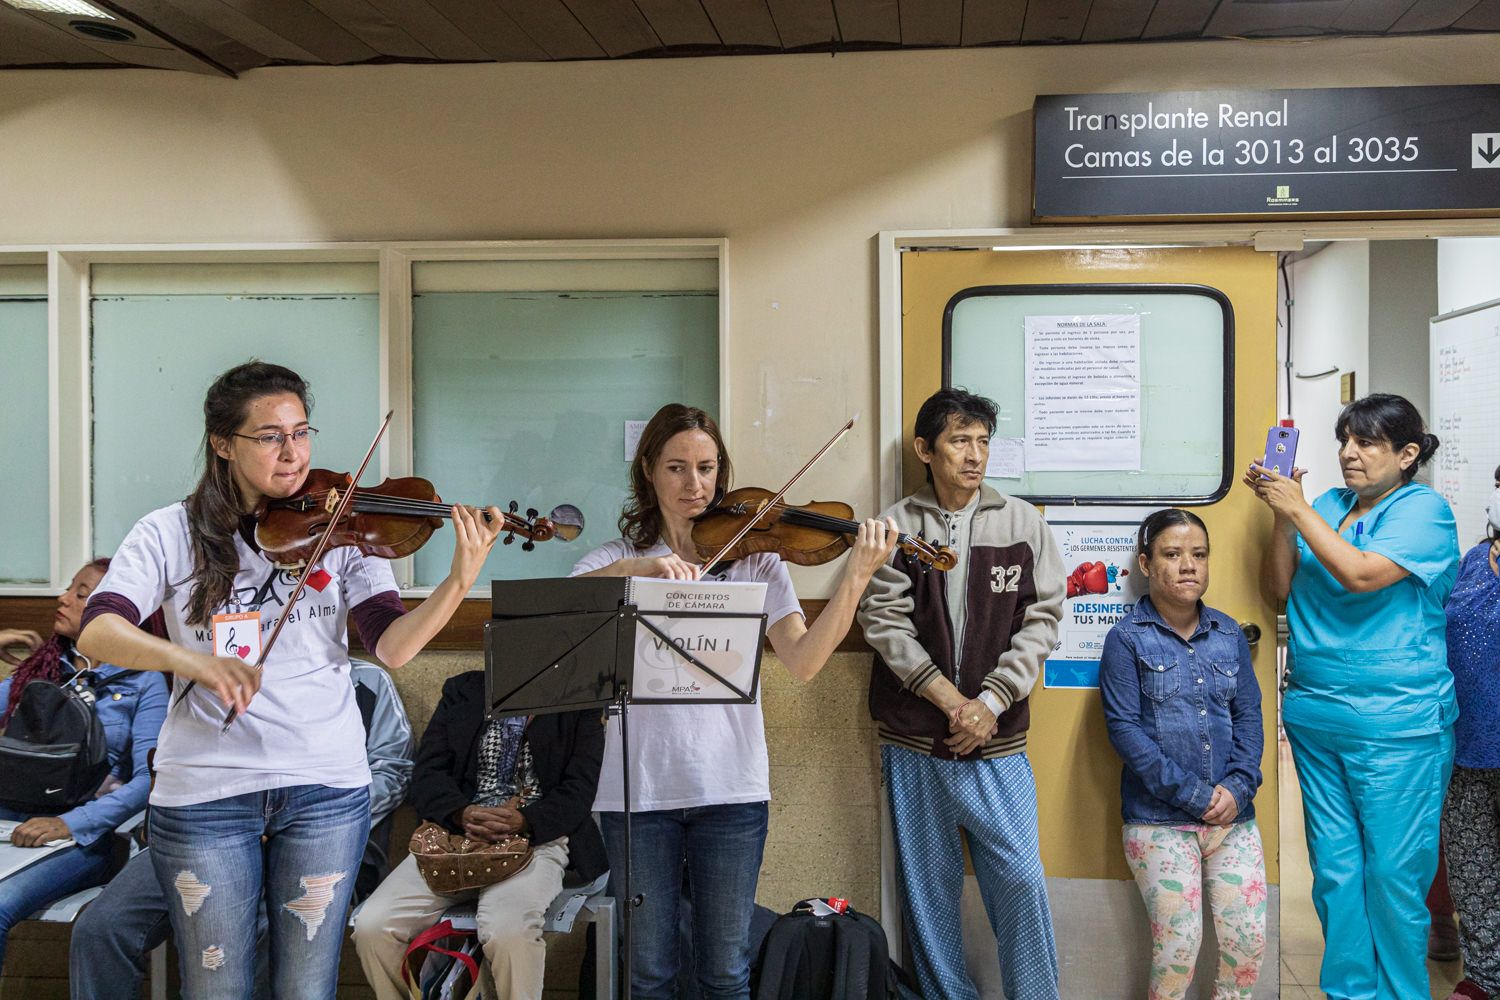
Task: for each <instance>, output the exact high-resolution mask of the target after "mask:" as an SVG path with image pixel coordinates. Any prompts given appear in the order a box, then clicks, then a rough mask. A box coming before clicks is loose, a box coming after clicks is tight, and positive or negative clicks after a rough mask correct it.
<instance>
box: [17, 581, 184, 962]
mask: <svg viewBox="0 0 1500 1000" xmlns="http://www.w3.org/2000/svg"><path fill="white" fill-rule="evenodd" d="M108 565H109V560H108V559H98V560H95V561H94V562H91V563H89V564H88V565H87V566H85V567H84V568H83V569H81V570H79V571H78V575H77V576H75V577H73V582H72V583H71V584H70V585H69V586H68V589H67V590H65V591H63V593H62V595H61V596H60V597H58V599H57V616H56V618H54V619H53V621H54V625H53V633H52V637H51V638H50V639H48V640H47V641H46V642H45V643H42V644H41V645H40V646H38V647H37V649H36V650H35V651H34V652H33V653H32V654H31V655H30V656H29V657H27V659H26V660H25V662H23V663H22V664H21V665H20V666H19V667H17V668H16V671H15V673H14V674H13V675H12V676H10V677H7V678H6V679H5V680H4V681H0V725H6V724H9V722H10V715H11V713H12V712H13V711H14V710H15V707H16V705H18V704H19V703H20V700H21V689H22V688H24V687H25V686H26V685H27V684H28V683H32V682H35V683H40V684H48V683H51V684H55V683H58V682H59V681H63V680H66V679H68V678H69V677H71V676H73V675H74V674H75V673H76V672H77V671H78V669H79V668H80V667H81V668H82V669H83V670H85V671H87V670H88V664H87V660H86V659H85V658H83V657H80V656H78V654H76V653H75V652H74V649H73V640H75V639H76V638H78V630H79V626H80V623H81V621H82V619H83V606H84V604H86V603H87V602H88V597H89V594H90V593H91V592H92V591H93V589H94V588H95V587H96V586H98V584H99V580H100V579H101V578H102V577H103V576H104V570H105V568H106V567H107V566H108ZM24 635H25V633H15V632H11V633H9V634H8V637H9V638H12V639H20V638H22V637H23V636H24ZM32 641H35V640H34V639H33V640H32ZM75 660H81V661H83V662H82V663H81V664H80V663H75ZM92 674H93V683H94V684H95V685H96V686H97V685H99V684H102V683H104V682H105V681H110V682H111V683H110V684H109V686H108V687H105V688H103V689H102V690H100V691H99V696H98V701H97V702H96V708H97V711H98V715H99V721H100V722H101V723H102V724H103V726H104V733H105V736H106V738H107V741H108V745H109V768H110V770H109V777H107V778H106V779H105V780H104V783H103V785H101V786H100V789H99V791H98V792H96V793H95V797H94V798H91V799H89V800H88V801H87V802H84V803H83V804H81V805H79V806H76V807H74V808H72V809H70V810H68V811H67V812H65V813H63V814H62V815H61V816H28V815H27V814H25V813H19V812H16V811H15V810H12V809H6V808H4V807H0V820H12V821H17V820H19V821H21V822H20V823H19V825H17V826H16V827H15V829H14V831H13V832H12V833H11V836H10V840H11V842H12V843H13V844H15V845H16V846H18V847H41V846H43V845H44V844H47V843H49V842H51V841H54V840H65V839H68V838H72V840H73V841H74V845H73V846H72V847H66V848H63V849H62V850H60V851H55V852H53V853H52V854H49V855H48V856H47V857H45V858H43V859H42V860H40V861H38V862H36V863H35V864H31V865H28V866H26V867H25V868H23V869H21V870H20V871H18V872H16V873H15V874H14V875H11V876H10V877H9V878H6V879H4V880H3V881H0V968H3V966H4V963H5V939H6V937H7V936H9V934H10V929H11V928H12V927H13V926H15V925H16V924H17V923H19V922H20V921H22V920H25V919H26V918H27V917H29V916H31V915H32V914H33V913H35V912H36V911H37V910H40V909H42V908H43V907H45V906H47V905H48V904H49V903H52V902H54V901H56V900H59V899H61V898H63V897H64V896H67V895H70V894H71V893H75V892H77V891H79V890H80V889H87V888H89V887H90V886H95V885H102V884H104V883H105V882H106V881H108V880H109V874H110V873H109V854H110V850H109V839H110V838H109V834H110V833H111V832H113V830H114V829H115V827H117V826H119V825H120V824H121V823H123V822H124V821H125V820H127V819H129V818H130V817H131V816H133V815H135V814H136V813H138V812H140V811H141V810H142V809H144V808H145V807H146V794H147V792H148V791H149V790H150V784H151V775H150V774H149V772H148V770H147V767H146V753H147V751H149V750H150V749H151V748H152V747H154V746H156V734H157V731H158V730H160V729H161V724H162V720H163V719H164V718H165V717H166V714H167V688H166V685H165V684H163V683H162V678H161V676H160V675H159V674H155V673H132V672H128V671H125V670H122V669H121V668H119V667H116V666H114V665H113V664H109V663H103V664H100V665H99V666H98V667H96V668H95V669H94V670H93V671H92ZM121 674H125V676H124V677H120V676H119V675H121ZM0 780H4V776H3V775H0Z"/></svg>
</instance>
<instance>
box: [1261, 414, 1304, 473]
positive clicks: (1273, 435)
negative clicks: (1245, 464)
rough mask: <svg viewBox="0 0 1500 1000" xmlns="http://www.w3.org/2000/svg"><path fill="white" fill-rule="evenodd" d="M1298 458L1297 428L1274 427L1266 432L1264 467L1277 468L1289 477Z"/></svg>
mask: <svg viewBox="0 0 1500 1000" xmlns="http://www.w3.org/2000/svg"><path fill="white" fill-rule="evenodd" d="M1296 459H1297V428H1295V427H1272V428H1271V429H1270V430H1269V431H1267V432H1266V460H1265V461H1264V462H1263V463H1261V464H1262V466H1263V467H1264V468H1267V469H1275V470H1276V471H1277V472H1279V473H1281V474H1282V475H1283V476H1286V477H1288V478H1290V477H1291V475H1292V469H1293V467H1294V463H1295V461H1296Z"/></svg>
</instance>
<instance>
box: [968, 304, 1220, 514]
mask: <svg viewBox="0 0 1500 1000" xmlns="http://www.w3.org/2000/svg"><path fill="white" fill-rule="evenodd" d="M1125 313H1134V314H1138V315H1139V316H1140V330H1141V336H1140V344H1141V347H1140V369H1139V371H1140V390H1141V391H1140V427H1141V468H1140V470H1139V471H1128V472H1120V471H1086V472H1079V471H1066V472H1065V471H1039V472H1033V471H1029V470H1027V471H1024V472H1023V473H1022V475H1021V476H1020V477H1019V478H1003V479H1001V478H996V479H991V480H990V483H991V485H993V486H995V487H996V488H997V489H999V490H1000V491H1001V492H1004V493H1009V494H1011V495H1012V496H1019V497H1023V498H1025V499H1026V500H1029V501H1031V502H1033V503H1072V502H1074V501H1082V502H1089V501H1093V502H1100V503H1120V502H1126V503H1129V502H1138V503H1164V502H1176V503H1194V502H1198V503H1207V502H1211V501H1213V500H1217V499H1218V498H1219V497H1221V496H1223V495H1224V493H1225V492H1227V491H1228V489H1229V483H1230V468H1229V463H1230V461H1231V455H1230V451H1229V415H1230V414H1232V413H1233V412H1234V409H1233V407H1234V400H1233V397H1234V369H1233V358H1234V313H1233V310H1232V308H1231V307H1230V304H1229V300H1228V299H1227V298H1225V297H1224V295H1223V294H1222V293H1220V292H1218V291H1216V290H1214V289H1211V288H1206V287H1204V286H1201V285H1151V286H1140V285H1062V286H1057V285H1049V286H1034V285H988V286H980V287H975V288H966V289H964V290H963V291H961V292H959V293H958V294H957V295H955V296H954V297H953V299H952V300H951V301H950V302H949V303H948V308H947V310H946V312H945V314H944V317H943V384H944V385H945V386H953V385H958V386H963V387H964V388H966V389H969V390H970V391H972V392H977V393H979V394H980V395H983V396H988V397H989V398H991V399H993V400H994V401H995V402H996V403H997V404H998V405H999V408H1000V409H999V419H998V422H997V426H996V428H995V434H994V437H995V438H996V439H1000V438H1020V439H1024V438H1025V437H1026V355H1025V352H1026V328H1025V324H1026V317H1028V316H1078V315H1090V314H1092V315H1116V314H1125ZM996 447H997V445H996V444H994V443H992V445H991V453H992V456H993V454H994V451H995V448H996Z"/></svg>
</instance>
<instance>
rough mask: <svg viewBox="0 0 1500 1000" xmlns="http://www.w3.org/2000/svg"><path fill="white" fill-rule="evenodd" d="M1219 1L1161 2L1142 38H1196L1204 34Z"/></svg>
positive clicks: (1162, 0)
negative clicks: (1204, 29)
mask: <svg viewBox="0 0 1500 1000" xmlns="http://www.w3.org/2000/svg"><path fill="white" fill-rule="evenodd" d="M1218 2H1219V0H1160V2H1158V3H1157V5H1156V6H1155V7H1154V8H1153V9H1152V11H1151V18H1150V20H1148V21H1147V22H1146V30H1145V31H1144V32H1142V33H1141V37H1142V38H1196V37H1198V36H1199V35H1201V34H1202V33H1203V28H1204V27H1205V26H1206V25H1207V24H1208V19H1209V18H1210V17H1212V16H1213V13H1214V7H1216V6H1217V5H1218Z"/></svg>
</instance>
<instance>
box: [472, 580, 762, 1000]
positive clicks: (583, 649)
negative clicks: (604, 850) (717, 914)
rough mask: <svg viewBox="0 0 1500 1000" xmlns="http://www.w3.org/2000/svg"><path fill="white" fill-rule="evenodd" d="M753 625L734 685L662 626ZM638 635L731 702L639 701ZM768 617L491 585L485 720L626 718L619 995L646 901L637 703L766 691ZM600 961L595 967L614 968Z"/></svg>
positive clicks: (569, 583) (518, 583)
mask: <svg viewBox="0 0 1500 1000" xmlns="http://www.w3.org/2000/svg"><path fill="white" fill-rule="evenodd" d="M694 618H736V619H745V618H757V619H759V625H760V627H759V631H758V641H757V643H756V647H755V653H754V663H753V666H752V671H751V680H750V683H749V685H748V687H747V688H744V687H737V686H735V685H734V684H732V683H731V682H730V681H728V680H726V679H725V678H724V677H723V676H722V675H720V674H719V673H718V672H716V671H715V670H714V669H713V668H711V667H710V666H708V664H706V663H704V662H703V661H702V660H701V659H700V658H698V657H696V656H694V655H693V654H692V652H690V651H688V650H686V649H683V648H682V647H680V646H678V645H677V644H675V643H673V642H672V641H671V637H670V636H669V635H668V634H667V633H666V632H665V631H663V630H662V628H661V627H660V626H659V625H658V624H657V621H658V620H663V619H666V620H676V619H694ZM637 627H640V628H645V629H647V630H648V631H650V632H652V633H654V634H655V635H656V636H657V637H658V638H659V639H660V640H662V648H663V649H670V650H671V651H672V652H673V654H675V655H676V656H678V657H680V658H681V659H682V660H684V661H685V662H687V663H689V664H691V665H692V666H693V667H695V668H697V669H698V670H701V671H703V672H704V673H706V674H707V675H708V676H709V677H711V678H713V679H714V680H716V681H718V682H719V683H720V684H722V685H723V686H724V687H727V688H729V689H730V691H731V692H732V695H731V696H730V697H727V698H715V699H711V700H710V699H703V698H670V697H667V698H663V697H658V696H655V695H653V696H651V697H649V698H639V699H638V698H635V697H634V696H633V695H632V691H631V687H632V684H633V682H634V674H635V637H636V630H637ZM765 634H766V616H765V615H764V614H758V615H745V614H737V613H732V612H715V611H671V612H666V611H641V610H640V609H639V608H637V607H636V606H635V605H634V604H632V603H630V581H629V578H627V577H575V578H571V579H545V580H493V581H491V583H490V620H489V621H488V622H486V623H485V626H484V668H485V669H484V680H485V705H486V706H487V708H486V714H487V717H489V718H498V717H503V716H507V715H544V714H548V713H552V712H569V711H578V710H581V709H586V708H603V709H604V710H605V712H606V713H607V714H610V715H617V716H619V719H620V778H621V792H622V797H623V805H624V821H625V870H624V872H623V873H622V877H621V882H622V884H623V892H622V894H621V896H622V899H623V901H624V906H623V908H622V909H623V911H624V912H623V913H622V915H621V917H622V919H621V932H622V937H623V939H624V940H623V944H622V950H623V953H624V970H623V976H622V980H623V983H624V985H623V986H622V987H621V996H622V997H623V998H626V1000H628V998H629V996H630V987H631V947H632V944H633V942H634V939H633V937H632V933H631V912H632V911H633V910H634V909H635V907H636V906H639V905H640V902H641V900H640V899H639V898H638V897H636V896H635V895H633V894H632V891H631V888H632V887H631V884H630V854H631V850H630V726H629V714H630V713H629V706H630V704H631V703H632V702H636V703H638V704H653V705H661V704H671V705H683V704H750V703H753V702H754V701H755V696H756V689H757V687H758V686H759V683H760V656H761V649H762V648H763V646H764V643H765ZM608 960H609V959H608V958H605V957H603V956H601V957H600V958H599V961H608Z"/></svg>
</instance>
